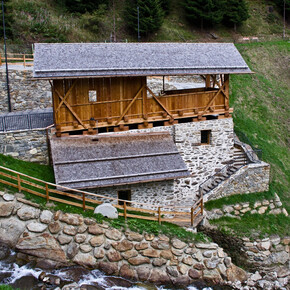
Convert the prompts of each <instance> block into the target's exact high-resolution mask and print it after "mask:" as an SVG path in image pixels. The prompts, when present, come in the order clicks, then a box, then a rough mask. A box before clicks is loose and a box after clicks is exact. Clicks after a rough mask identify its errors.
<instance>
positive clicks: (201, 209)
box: [200, 195, 203, 215]
mask: <svg viewBox="0 0 290 290" xmlns="http://www.w3.org/2000/svg"><path fill="white" fill-rule="evenodd" d="M200 212H201V214H202V215H203V195H201V201H200Z"/></svg>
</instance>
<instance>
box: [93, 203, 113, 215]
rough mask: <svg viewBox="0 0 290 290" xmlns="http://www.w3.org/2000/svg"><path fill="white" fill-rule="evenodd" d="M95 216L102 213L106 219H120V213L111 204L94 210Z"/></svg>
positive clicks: (104, 204)
mask: <svg viewBox="0 0 290 290" xmlns="http://www.w3.org/2000/svg"><path fill="white" fill-rule="evenodd" d="M94 213H95V214H98V213H100V214H101V215H103V216H104V217H107V218H109V219H117V218H118V211H117V209H116V208H115V207H114V206H112V205H111V204H110V203H103V204H100V205H99V206H97V207H96V208H95V210H94Z"/></svg>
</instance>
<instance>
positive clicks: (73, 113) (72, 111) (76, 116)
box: [54, 88, 86, 129]
mask: <svg viewBox="0 0 290 290" xmlns="http://www.w3.org/2000/svg"><path fill="white" fill-rule="evenodd" d="M54 91H55V92H56V93H57V95H58V97H59V98H60V99H61V100H62V101H63V103H64V104H65V105H66V107H67V108H68V110H69V111H70V112H71V114H72V115H73V116H74V117H75V118H76V119H77V121H78V122H79V123H80V124H81V125H82V126H83V127H84V129H86V126H85V124H84V123H83V121H82V120H81V119H80V118H79V116H78V115H77V114H76V113H75V111H74V110H73V109H72V107H71V106H70V104H69V103H68V102H67V101H66V100H64V98H63V97H62V96H61V94H60V93H59V91H58V90H57V89H56V88H54Z"/></svg>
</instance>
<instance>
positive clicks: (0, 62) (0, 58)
mask: <svg viewBox="0 0 290 290" xmlns="http://www.w3.org/2000/svg"><path fill="white" fill-rule="evenodd" d="M0 65H2V56H1V53H0Z"/></svg>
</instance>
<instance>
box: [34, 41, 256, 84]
mask: <svg viewBox="0 0 290 290" xmlns="http://www.w3.org/2000/svg"><path fill="white" fill-rule="evenodd" d="M250 72H251V71H250V69H249V67H248V66H247V64H246V63H245V61H244V60H243V58H242V56H241V55H240V53H239V52H238V50H237V49H236V47H235V46H234V44H232V43H54V44H47V43H39V44H35V53H34V77H38V78H51V79H53V78H64V77H67V78H69V77H89V76H133V75H143V76H146V75H148V76H149V75H184V74H217V73H231V74H235V73H250Z"/></svg>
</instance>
